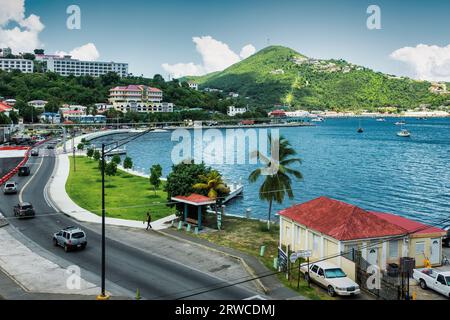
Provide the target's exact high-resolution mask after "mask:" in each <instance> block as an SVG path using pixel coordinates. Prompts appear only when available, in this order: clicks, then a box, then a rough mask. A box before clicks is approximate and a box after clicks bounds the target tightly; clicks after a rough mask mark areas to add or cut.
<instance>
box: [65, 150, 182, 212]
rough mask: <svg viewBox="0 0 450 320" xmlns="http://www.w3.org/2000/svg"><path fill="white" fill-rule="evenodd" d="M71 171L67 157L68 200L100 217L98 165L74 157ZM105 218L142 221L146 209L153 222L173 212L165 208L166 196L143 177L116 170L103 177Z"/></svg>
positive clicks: (81, 157) (99, 175) (88, 159)
mask: <svg viewBox="0 0 450 320" xmlns="http://www.w3.org/2000/svg"><path fill="white" fill-rule="evenodd" d="M75 168H76V171H73V157H70V174H69V178H68V180H67V182H66V191H67V194H68V195H69V197H70V198H71V199H72V200H73V201H74V202H75V203H76V204H78V205H79V206H80V207H82V208H84V209H86V210H88V211H90V212H92V213H95V214H97V215H101V205H102V203H101V182H102V180H101V172H100V170H99V169H98V163H97V162H96V161H95V160H93V159H90V158H87V157H83V156H77V157H76V158H75ZM105 199H106V215H107V217H110V218H120V219H128V220H138V221H144V220H145V215H146V213H147V210H150V211H151V213H152V220H153V221H156V220H158V219H160V218H164V217H166V216H168V215H171V214H173V213H174V212H175V209H172V208H169V207H167V206H166V205H165V203H166V202H167V193H166V192H164V191H162V186H161V187H160V189H159V190H157V191H156V194H155V192H154V191H153V187H152V186H151V185H150V182H149V180H148V179H146V178H142V177H137V176H134V175H131V174H129V173H126V172H124V171H121V170H117V175H116V176H105Z"/></svg>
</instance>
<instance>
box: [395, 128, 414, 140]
mask: <svg viewBox="0 0 450 320" xmlns="http://www.w3.org/2000/svg"><path fill="white" fill-rule="evenodd" d="M397 136H399V137H402V138H409V137H411V133H410V132H409V131H408V130H406V129H402V130H401V131H399V132H397Z"/></svg>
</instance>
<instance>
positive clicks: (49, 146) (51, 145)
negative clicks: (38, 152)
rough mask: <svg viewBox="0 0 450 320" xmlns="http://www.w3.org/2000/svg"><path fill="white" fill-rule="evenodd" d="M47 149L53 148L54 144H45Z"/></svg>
mask: <svg viewBox="0 0 450 320" xmlns="http://www.w3.org/2000/svg"><path fill="white" fill-rule="evenodd" d="M47 149H55V145H54V144H49V145H47Z"/></svg>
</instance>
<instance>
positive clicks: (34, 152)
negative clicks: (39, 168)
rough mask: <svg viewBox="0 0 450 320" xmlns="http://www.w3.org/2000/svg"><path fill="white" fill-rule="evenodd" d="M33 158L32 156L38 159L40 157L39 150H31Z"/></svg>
mask: <svg viewBox="0 0 450 320" xmlns="http://www.w3.org/2000/svg"><path fill="white" fill-rule="evenodd" d="M31 156H32V157H37V156H39V149H33V150H31Z"/></svg>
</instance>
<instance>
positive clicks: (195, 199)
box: [172, 193, 216, 205]
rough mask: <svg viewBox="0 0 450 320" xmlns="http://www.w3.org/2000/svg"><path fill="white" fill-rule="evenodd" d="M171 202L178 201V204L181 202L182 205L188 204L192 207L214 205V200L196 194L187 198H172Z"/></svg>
mask: <svg viewBox="0 0 450 320" xmlns="http://www.w3.org/2000/svg"><path fill="white" fill-rule="evenodd" d="M172 200H174V201H178V202H183V203H188V204H192V205H206V204H213V203H216V201H215V200H213V199H210V198H208V197H206V196H203V195H201V194H197V193H192V194H191V195H189V196H176V197H172Z"/></svg>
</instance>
